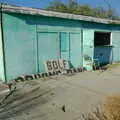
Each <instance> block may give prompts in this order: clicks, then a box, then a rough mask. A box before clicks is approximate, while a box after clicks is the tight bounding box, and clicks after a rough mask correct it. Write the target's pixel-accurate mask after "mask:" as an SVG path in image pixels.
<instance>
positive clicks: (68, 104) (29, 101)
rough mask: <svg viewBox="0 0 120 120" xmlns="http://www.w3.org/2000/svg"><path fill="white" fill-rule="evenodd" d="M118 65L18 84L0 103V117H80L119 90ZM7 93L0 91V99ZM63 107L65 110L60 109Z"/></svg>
mask: <svg viewBox="0 0 120 120" xmlns="http://www.w3.org/2000/svg"><path fill="white" fill-rule="evenodd" d="M119 77H120V65H113V66H112V67H110V68H109V70H107V71H104V72H101V71H92V72H83V73H77V74H75V75H72V76H59V77H52V78H47V79H46V80H45V79H40V80H33V81H25V82H23V83H18V84H17V90H16V91H15V92H14V93H13V94H12V95H11V96H10V97H9V98H8V99H7V100H6V101H5V103H4V104H3V105H2V106H0V120H79V116H80V114H81V113H86V112H89V111H91V109H93V108H95V106H96V105H99V104H100V103H101V102H102V101H103V100H104V99H105V98H106V97H107V96H109V95H114V94H119V93H120V78H119ZM6 94H7V93H3V94H0V101H1V100H2V99H3V97H4V96H5V95H6ZM63 106H64V107H65V112H64V111H63Z"/></svg>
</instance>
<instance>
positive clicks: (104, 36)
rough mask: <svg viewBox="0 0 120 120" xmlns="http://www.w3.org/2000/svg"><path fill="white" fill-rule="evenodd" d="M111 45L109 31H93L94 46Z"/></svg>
mask: <svg viewBox="0 0 120 120" xmlns="http://www.w3.org/2000/svg"><path fill="white" fill-rule="evenodd" d="M105 45H108V46H109V45H111V32H95V33H94V46H105Z"/></svg>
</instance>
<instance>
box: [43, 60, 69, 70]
mask: <svg viewBox="0 0 120 120" xmlns="http://www.w3.org/2000/svg"><path fill="white" fill-rule="evenodd" d="M45 68H46V71H47V72H55V71H58V70H60V71H63V70H65V69H69V64H68V61H66V60H62V59H59V60H47V61H46V62H45Z"/></svg>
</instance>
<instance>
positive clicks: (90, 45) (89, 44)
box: [83, 29, 94, 70]
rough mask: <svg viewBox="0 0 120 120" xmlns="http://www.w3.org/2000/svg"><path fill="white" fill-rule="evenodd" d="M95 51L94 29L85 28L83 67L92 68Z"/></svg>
mask: <svg viewBox="0 0 120 120" xmlns="http://www.w3.org/2000/svg"><path fill="white" fill-rule="evenodd" d="M93 53H94V31H93V30H90V29H83V67H85V68H86V69H87V70H92V64H91V63H92V60H93Z"/></svg>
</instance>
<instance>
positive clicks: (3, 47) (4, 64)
mask: <svg viewBox="0 0 120 120" xmlns="http://www.w3.org/2000/svg"><path fill="white" fill-rule="evenodd" d="M0 10H1V38H2V49H3V50H2V51H3V66H4V77H5V82H7V75H6V73H7V72H6V59H5V43H4V31H3V13H2V3H1V8H0Z"/></svg>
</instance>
